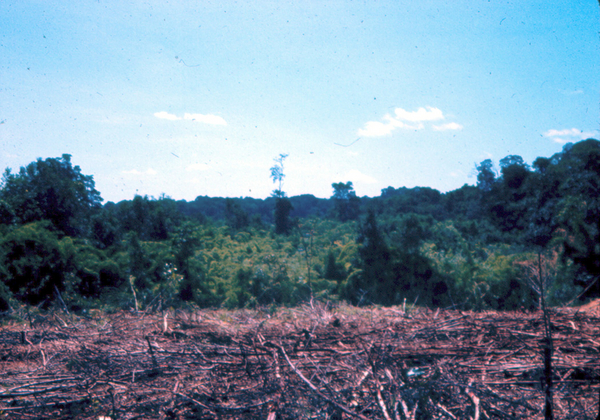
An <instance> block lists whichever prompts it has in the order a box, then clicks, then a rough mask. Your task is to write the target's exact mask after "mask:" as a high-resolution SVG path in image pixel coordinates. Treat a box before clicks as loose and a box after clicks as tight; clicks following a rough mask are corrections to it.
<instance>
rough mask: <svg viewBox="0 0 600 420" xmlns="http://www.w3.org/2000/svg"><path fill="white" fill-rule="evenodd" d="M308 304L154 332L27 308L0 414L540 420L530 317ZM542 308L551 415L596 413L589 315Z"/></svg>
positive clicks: (134, 319)
mask: <svg viewBox="0 0 600 420" xmlns="http://www.w3.org/2000/svg"><path fill="white" fill-rule="evenodd" d="M318 305H319V303H318V302H314V303H313V306H312V307H309V306H304V307H301V308H296V309H282V310H281V311H280V313H278V314H276V315H272V314H270V316H267V314H266V313H265V312H258V311H257V312H251V311H239V312H235V313H225V312H210V311H205V312H202V313H201V314H200V315H199V314H197V313H194V314H192V315H190V314H187V313H186V314H184V313H179V312H177V311H175V312H172V311H170V312H168V314H169V315H168V325H167V327H166V328H165V316H164V315H165V312H160V313H152V312H151V311H148V312H147V313H146V316H145V317H142V316H139V315H137V314H134V313H129V312H122V313H117V314H113V315H102V314H100V315H95V316H94V318H92V317H86V318H78V317H77V316H76V315H74V314H72V315H71V317H70V318H69V325H68V326H67V327H65V326H64V325H63V324H62V323H61V322H60V321H58V320H57V319H56V318H55V317H53V316H51V315H49V316H41V315H36V316H35V322H34V325H35V329H27V331H25V330H24V328H23V325H14V326H10V325H8V326H3V328H2V329H0V355H2V364H0V411H2V412H6V413H7V414H8V417H9V418H10V416H11V415H13V416H15V417H18V418H78V419H83V420H92V419H93V420H97V419H98V418H100V417H101V416H103V417H105V416H107V415H108V416H110V417H111V418H112V419H113V420H115V419H116V418H119V419H126V418H130V419H132V418H182V419H183V418H199V419H202V420H208V419H212V418H222V419H225V420H228V419H236V418H242V417H243V418H257V419H267V418H275V419H283V418H303V417H304V418H307V416H306V413H307V409H309V410H314V412H317V411H318V412H320V413H324V412H327V413H329V414H330V417H332V418H335V417H337V418H340V417H342V418H350V417H351V416H352V417H354V418H361V419H366V418H368V419H374V420H415V419H416V418H444V419H469V418H470V419H472V420H476V419H477V420H487V419H491V418H506V419H508V418H512V419H520V418H527V419H535V420H542V419H543V418H544V407H545V389H544V387H543V386H540V381H542V383H543V382H544V380H545V377H544V372H543V364H542V362H541V361H542V359H541V358H540V355H543V354H544V349H545V343H544V341H543V336H544V334H543V331H544V320H543V318H542V317H540V313H539V312H537V313H526V314H518V313H492V312H487V313H485V312H484V313H471V312H468V313H461V312H459V311H444V310H439V311H427V310H418V309H417V310H413V311H412V313H411V316H412V318H410V319H409V318H406V317H404V316H402V314H401V313H400V311H399V310H396V309H395V308H390V309H387V308H382V309H364V310H363V309H360V310H358V309H352V312H351V313H347V312H343V311H338V312H336V313H333V314H332V313H331V311H332V310H334V309H329V308H328V307H327V306H325V305H322V306H318ZM400 309H401V308H400ZM100 316H102V317H104V319H99V317H100ZM548 316H549V321H551V323H552V338H553V354H552V363H553V365H552V369H553V374H554V384H553V385H554V386H553V393H554V399H555V405H554V407H553V408H554V418H556V419H568V418H569V419H570V418H588V419H590V418H596V417H595V416H596V413H597V411H598V405H597V402H598V392H597V390H596V387H597V386H598V385H597V384H596V382H595V381H596V379H597V377H598V376H599V374H600V360H598V345H597V342H598V339H597V337H599V336H600V318H599V317H598V315H597V314H592V313H584V312H579V313H577V312H576V311H574V310H558V309H557V310H553V311H551V312H549V314H548ZM200 317H201V319H202V322H201V323H200V322H190V319H194V318H196V319H199V318H200ZM32 319H34V316H33V314H32ZM333 319H337V320H338V321H339V322H338V323H337V325H335V326H334V325H333V324H332V321H331V320H333ZM165 330H166V331H167V334H165ZM66 331H67V332H66ZM304 331H305V332H304ZM536 331H539V332H540V334H534V335H530V334H532V333H533V332H536ZM273 343H278V344H273ZM307 343H310V345H306V344H307ZM296 344H297V346H296V348H295V350H292V349H293V348H294V346H295V345H296ZM42 346H43V347H42ZM44 363H45V366H44ZM590 386H591V387H593V389H594V392H590V388H589V387H590ZM592 413H594V414H593V415H592ZM17 415H18V416H17Z"/></svg>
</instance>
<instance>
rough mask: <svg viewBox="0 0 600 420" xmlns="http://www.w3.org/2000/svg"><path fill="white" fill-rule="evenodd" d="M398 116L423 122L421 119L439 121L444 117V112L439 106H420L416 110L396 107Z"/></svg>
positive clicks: (398, 117) (402, 118)
mask: <svg viewBox="0 0 600 420" xmlns="http://www.w3.org/2000/svg"><path fill="white" fill-rule="evenodd" d="M394 112H395V113H396V118H397V119H399V120H403V121H412V122H421V121H438V120H443V119H444V114H443V113H442V111H441V110H440V109H439V108H433V107H430V106H428V107H427V109H425V108H419V109H417V110H416V111H413V112H408V111H405V110H404V109H402V108H396V110H395V111H394Z"/></svg>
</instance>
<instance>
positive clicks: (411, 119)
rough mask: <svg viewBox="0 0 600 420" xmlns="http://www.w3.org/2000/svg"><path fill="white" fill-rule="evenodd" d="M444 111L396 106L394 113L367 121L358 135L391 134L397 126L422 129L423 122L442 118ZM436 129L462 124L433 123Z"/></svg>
mask: <svg viewBox="0 0 600 420" xmlns="http://www.w3.org/2000/svg"><path fill="white" fill-rule="evenodd" d="M444 119H445V117H444V113H443V112H442V111H441V110H440V109H439V108H434V107H431V106H428V107H425V108H422V107H421V108H419V109H417V110H416V111H406V110H405V109H402V108H396V109H395V110H394V115H393V116H392V115H390V114H386V115H384V116H383V118H382V121H368V122H367V123H365V126H364V128H360V129H359V130H358V135H359V136H365V137H381V136H387V135H388V134H391V133H392V132H393V131H394V130H396V129H397V128H401V129H404V130H422V129H423V128H425V125H424V124H423V123H424V122H431V121H440V120H444ZM433 129H434V130H436V131H444V130H460V129H462V125H460V124H457V123H454V122H452V123H448V124H442V125H434V126H433Z"/></svg>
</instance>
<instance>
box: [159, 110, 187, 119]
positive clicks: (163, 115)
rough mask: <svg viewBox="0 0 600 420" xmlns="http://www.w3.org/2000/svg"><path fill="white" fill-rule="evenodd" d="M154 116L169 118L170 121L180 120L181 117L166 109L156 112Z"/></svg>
mask: <svg viewBox="0 0 600 420" xmlns="http://www.w3.org/2000/svg"><path fill="white" fill-rule="evenodd" d="M154 116H155V117H156V118H160V119H161V120H169V121H177V120H180V119H181V118H180V117H178V116H177V115H174V114H169V113H168V112H166V111H161V112H155V113H154Z"/></svg>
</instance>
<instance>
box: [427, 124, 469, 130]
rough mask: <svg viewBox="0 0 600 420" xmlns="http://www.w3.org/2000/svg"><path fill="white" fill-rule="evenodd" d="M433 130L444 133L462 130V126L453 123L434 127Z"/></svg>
mask: <svg viewBox="0 0 600 420" xmlns="http://www.w3.org/2000/svg"><path fill="white" fill-rule="evenodd" d="M433 129H434V130H435V131H446V130H462V129H463V126H462V125H460V124H458V123H455V122H451V123H448V124H442V125H434V126H433Z"/></svg>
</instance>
